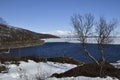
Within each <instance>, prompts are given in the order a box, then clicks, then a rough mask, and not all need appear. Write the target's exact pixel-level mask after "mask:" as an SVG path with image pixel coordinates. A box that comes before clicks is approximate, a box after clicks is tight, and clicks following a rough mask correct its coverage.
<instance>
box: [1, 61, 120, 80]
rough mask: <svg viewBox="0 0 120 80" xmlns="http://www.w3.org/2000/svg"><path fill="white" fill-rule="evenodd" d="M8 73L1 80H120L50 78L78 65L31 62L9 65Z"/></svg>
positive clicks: (104, 79) (2, 75)
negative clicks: (37, 78)
mask: <svg viewBox="0 0 120 80" xmlns="http://www.w3.org/2000/svg"><path fill="white" fill-rule="evenodd" d="M8 67H9V68H10V69H9V72H8V73H4V74H2V73H0V80H36V79H35V78H36V77H41V78H44V79H45V80H118V79H112V78H111V77H107V78H99V77H95V78H91V77H84V76H79V77H67V78H55V77H53V78H51V77H49V76H50V75H52V74H53V73H62V72H65V71H67V70H69V69H71V68H74V67H76V65H71V64H62V63H53V62H46V63H44V62H39V63H36V62H34V61H31V60H29V61H28V62H23V61H22V62H20V65H19V66H16V65H13V64H12V65H9V66H8Z"/></svg>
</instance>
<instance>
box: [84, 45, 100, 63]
mask: <svg viewBox="0 0 120 80" xmlns="http://www.w3.org/2000/svg"><path fill="white" fill-rule="evenodd" d="M83 49H84V51H85V53H86V54H87V55H88V56H89V57H90V58H91V59H92V60H93V61H95V63H96V64H97V65H99V62H98V61H97V60H96V59H95V58H94V57H93V56H92V55H91V54H90V52H89V51H88V50H87V49H86V47H85V44H83Z"/></svg>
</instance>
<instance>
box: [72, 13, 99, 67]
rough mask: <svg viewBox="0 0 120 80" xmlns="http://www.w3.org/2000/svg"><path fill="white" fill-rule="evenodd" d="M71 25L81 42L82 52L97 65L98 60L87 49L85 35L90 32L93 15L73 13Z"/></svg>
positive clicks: (88, 34)
mask: <svg viewBox="0 0 120 80" xmlns="http://www.w3.org/2000/svg"><path fill="white" fill-rule="evenodd" d="M71 21H72V26H73V28H74V30H75V34H76V35H77V38H78V40H79V41H80V42H81V44H82V46H83V50H84V52H85V53H86V54H87V55H88V56H89V57H90V58H91V59H92V60H93V61H95V62H96V63H97V64H98V65H99V62H98V60H97V59H96V58H95V57H93V56H92V55H91V53H90V52H89V51H88V49H87V43H88V41H87V37H88V36H90V35H91V34H92V27H93V25H94V16H92V15H91V14H85V15H84V16H82V15H74V16H72V18H71Z"/></svg>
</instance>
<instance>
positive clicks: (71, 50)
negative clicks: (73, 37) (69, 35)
mask: <svg viewBox="0 0 120 80" xmlns="http://www.w3.org/2000/svg"><path fill="white" fill-rule="evenodd" d="M88 49H89V50H90V52H91V54H92V55H93V56H95V57H96V58H99V51H98V47H97V45H96V44H95V43H91V44H88ZM10 56H12V57H20V56H40V57H59V56H68V57H72V58H75V59H77V60H80V61H85V62H91V59H90V58H89V57H88V56H87V55H86V54H84V52H83V50H82V46H81V44H80V43H69V42H46V43H45V44H43V45H40V46H34V47H27V48H19V49H12V50H11V51H10ZM105 57H106V59H107V60H108V61H109V62H115V61H117V60H120V45H119V44H109V45H106V48H105Z"/></svg>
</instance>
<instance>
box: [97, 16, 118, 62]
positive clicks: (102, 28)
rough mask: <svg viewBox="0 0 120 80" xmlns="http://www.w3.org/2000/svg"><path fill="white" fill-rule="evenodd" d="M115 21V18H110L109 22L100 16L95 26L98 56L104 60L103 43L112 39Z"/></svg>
mask: <svg viewBox="0 0 120 80" xmlns="http://www.w3.org/2000/svg"><path fill="white" fill-rule="evenodd" d="M116 24H117V22H116V21H115V20H112V21H110V22H107V21H106V19H105V18H104V17H100V20H99V22H98V23H97V26H96V29H95V30H96V33H97V43H98V49H99V51H100V55H101V56H100V58H101V60H102V61H103V62H104V61H105V57H104V54H105V53H104V48H105V44H109V43H111V42H112V41H113V38H112V35H111V34H112V32H113V31H114V30H115V28H116Z"/></svg>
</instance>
